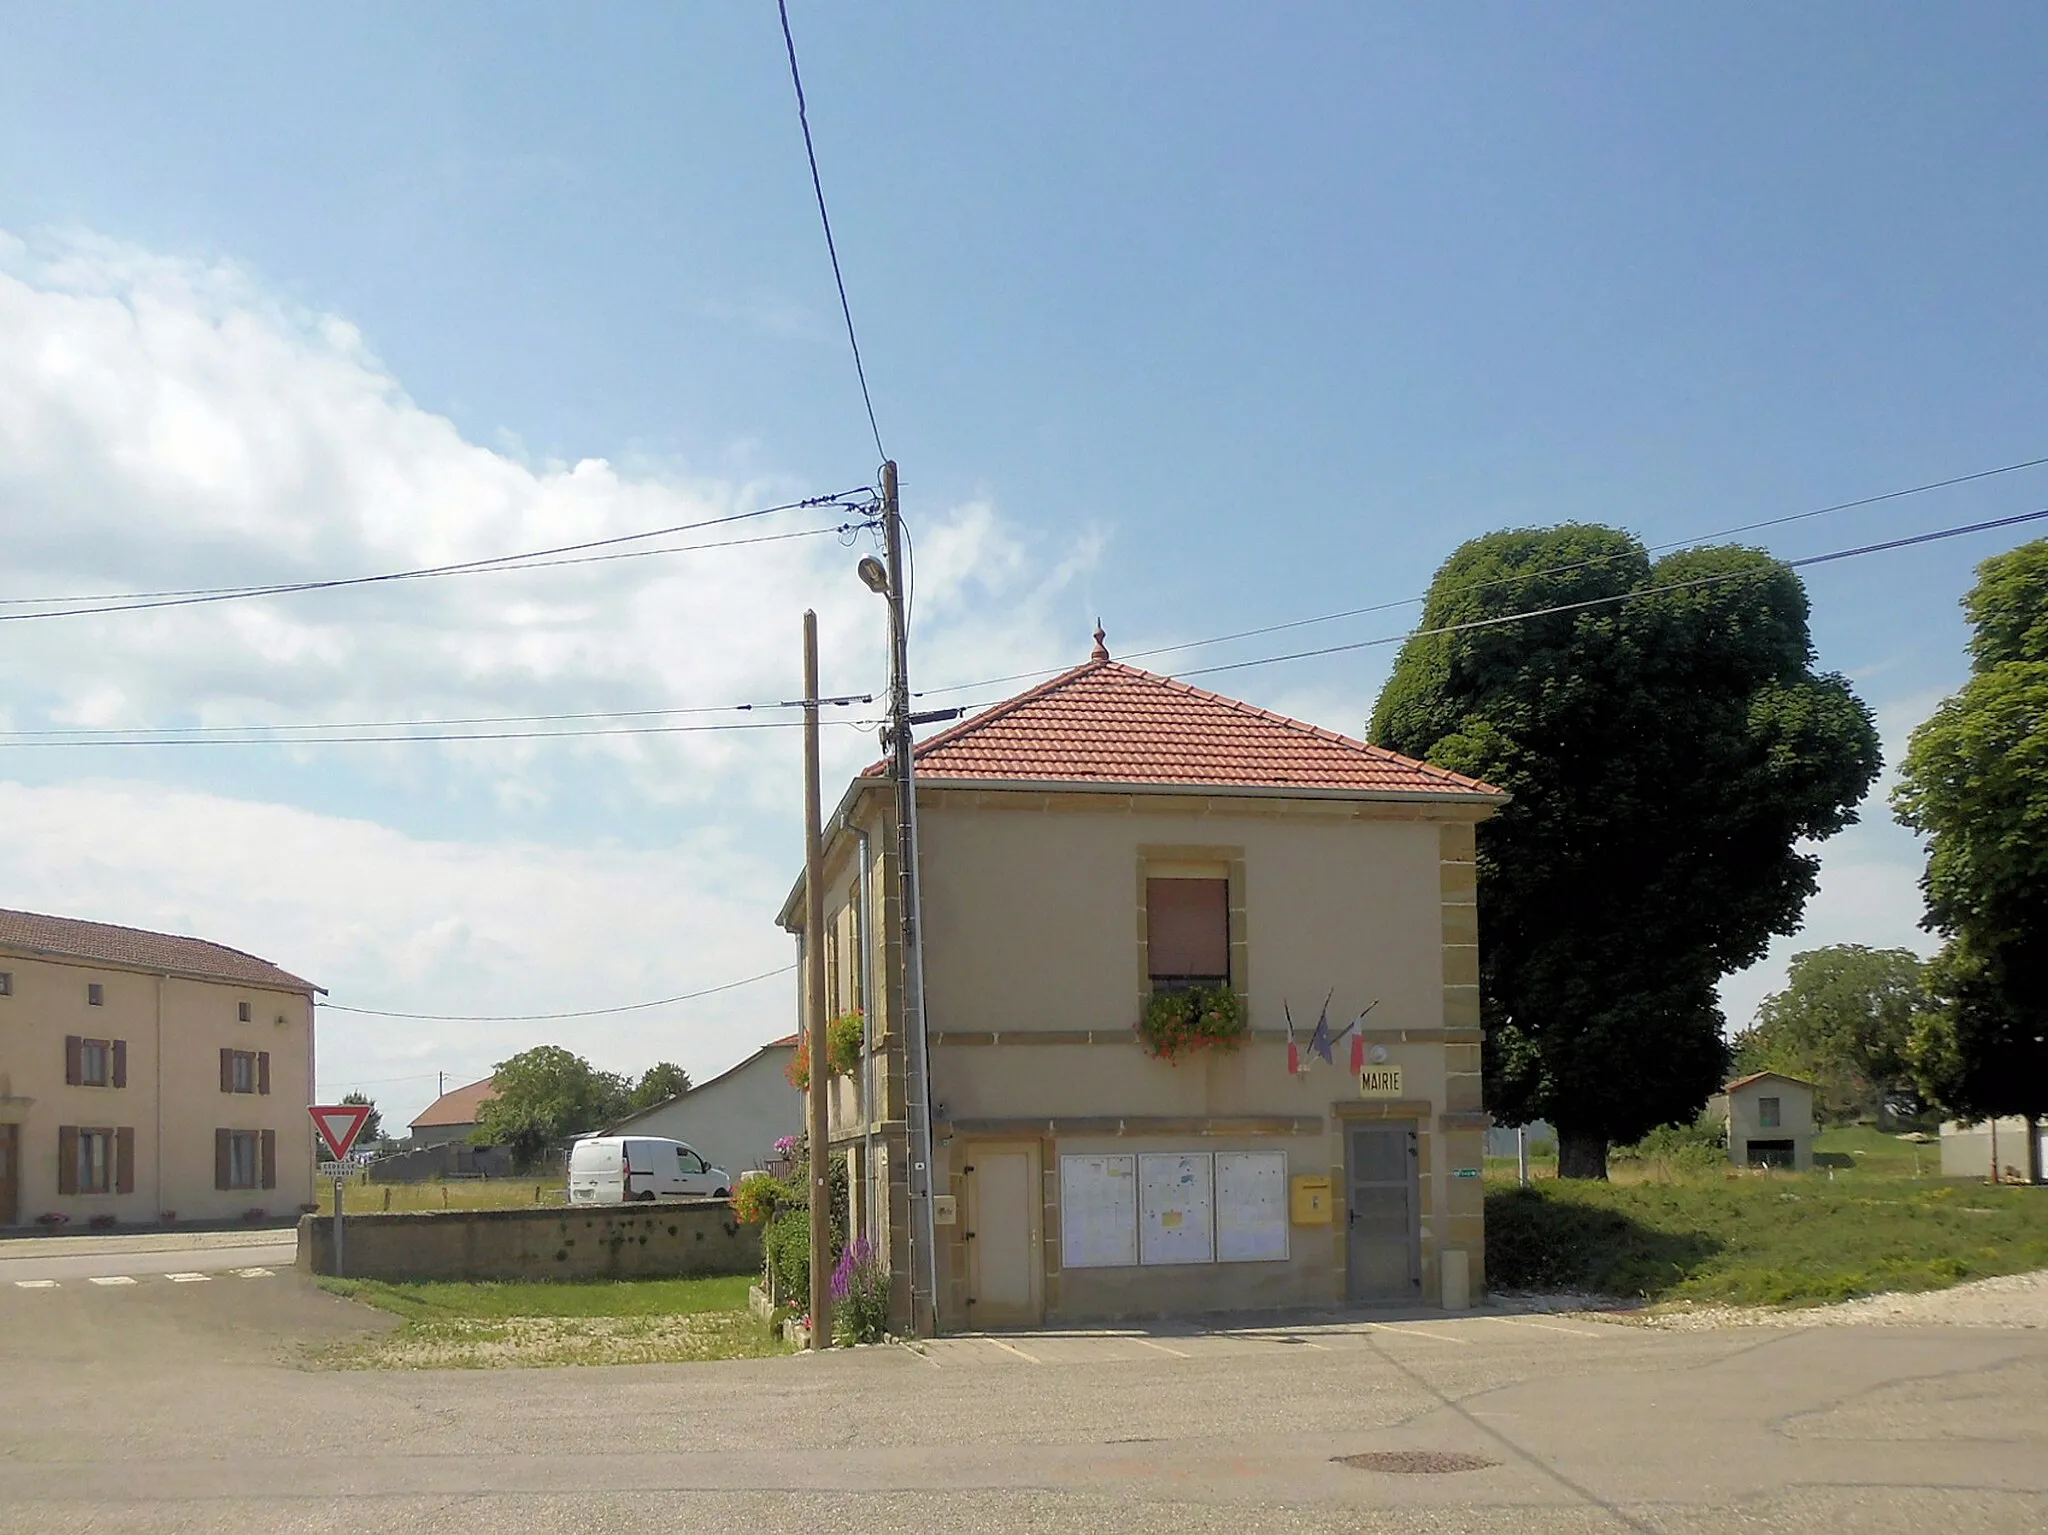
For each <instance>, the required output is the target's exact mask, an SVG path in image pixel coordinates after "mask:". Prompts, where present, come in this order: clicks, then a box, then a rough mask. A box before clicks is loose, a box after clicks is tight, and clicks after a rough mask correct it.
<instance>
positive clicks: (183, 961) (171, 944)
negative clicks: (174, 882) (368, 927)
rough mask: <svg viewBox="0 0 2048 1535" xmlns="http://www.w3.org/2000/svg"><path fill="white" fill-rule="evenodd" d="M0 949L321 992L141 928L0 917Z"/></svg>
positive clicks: (255, 963) (270, 969)
mask: <svg viewBox="0 0 2048 1535" xmlns="http://www.w3.org/2000/svg"><path fill="white" fill-rule="evenodd" d="M0 948H7V949H16V950H20V951H23V952H26V953H30V954H48V955H53V956H62V957H63V958H66V959H88V960H92V959H96V960H100V961H102V962H104V963H106V964H109V965H123V966H128V967H131V968H134V969H138V970H155V971H159V972H173V973H176V974H179V975H190V976H198V977H201V978H203V979H206V980H212V981H239V982H241V983H243V984H244V985H249V986H268V987H276V988H280V989H282V990H285V991H303V992H315V991H320V990H321V989H322V988H320V987H318V986H315V985H314V984H313V983H312V982H311V981H308V980H305V979H303V978H302V977H300V976H296V975H293V974H292V973H291V972H290V971H289V970H282V969H280V968H278V967H277V966H276V965H273V964H272V963H271V962H270V961H269V960H267V959H259V958H258V957H257V956H256V955H254V954H245V953H243V952H242V951H241V950H240V949H231V948H229V947H228V946H227V945H226V944H221V943H213V942H211V941H209V940H207V939H204V938H184V937H180V936H179V935H177V934H175V933H152V932H150V931H148V930H147V929H145V928H139V927H117V926H115V925H114V924H113V923H111V922H87V921H85V920H84V919H83V918H79V917H51V916H45V915H43V914H42V913H40V912H33V911H0Z"/></svg>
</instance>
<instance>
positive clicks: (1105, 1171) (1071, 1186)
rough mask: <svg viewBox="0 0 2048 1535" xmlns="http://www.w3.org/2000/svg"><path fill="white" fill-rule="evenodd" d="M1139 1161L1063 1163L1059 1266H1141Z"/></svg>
mask: <svg viewBox="0 0 2048 1535" xmlns="http://www.w3.org/2000/svg"><path fill="white" fill-rule="evenodd" d="M1137 1164H1138V1159H1137V1158H1136V1157H1134V1156H1130V1155H1128V1154H1125V1155H1119V1156H1084V1157H1061V1158H1060V1266H1061V1267H1062V1268H1070V1269H1094V1268H1127V1267H1129V1266H1131V1265H1133V1264H1135V1263H1136V1262H1137V1261H1138V1165H1137Z"/></svg>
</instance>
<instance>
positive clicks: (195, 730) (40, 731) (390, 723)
mask: <svg viewBox="0 0 2048 1535" xmlns="http://www.w3.org/2000/svg"><path fill="white" fill-rule="evenodd" d="M874 701H875V695H874V694H872V693H848V694H846V695H844V696H843V697H839V698H820V699H819V700H817V702H818V705H819V707H820V708H828V707H838V708H848V707H851V706H852V705H854V704H871V703H873V702H874ZM803 707H804V702H803V700H801V699H792V700H790V701H788V702H785V703H751V704H698V705H693V706H690V707H679V708H674V709H597V710H592V711H588V712H585V713H581V714H477V715H469V716H457V717H454V718H450V719H427V720H329V721H322V722H317V723H316V722H307V723H303V724H279V725H145V726H115V725H51V726H45V727H39V728H36V729H30V730H12V731H0V741H4V739H5V738H7V737H13V736H22V737H36V736H50V737H75V738H79V740H80V744H82V745H90V744H92V741H93V738H95V737H104V736H126V735H135V734H138V733H147V734H150V735H179V736H185V735H189V736H193V737H195V738H197V737H205V736H222V735H254V734H255V733H256V732H258V731H280V730H298V731H306V730H410V729H418V730H425V729H429V728H437V727H446V726H455V725H544V724H553V723H557V722H560V723H573V722H577V721H581V720H617V719H649V718H661V717H667V716H673V715H678V714H737V713H744V712H747V711H749V710H754V709H801V708H803ZM833 723H843V722H841V721H834V722H833ZM544 733H545V732H544ZM556 733H558V732H556Z"/></svg>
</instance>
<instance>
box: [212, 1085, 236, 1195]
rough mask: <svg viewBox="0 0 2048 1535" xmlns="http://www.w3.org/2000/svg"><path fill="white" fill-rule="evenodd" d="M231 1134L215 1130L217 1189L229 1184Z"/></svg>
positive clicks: (215, 1175)
mask: <svg viewBox="0 0 2048 1535" xmlns="http://www.w3.org/2000/svg"><path fill="white" fill-rule="evenodd" d="M222 1054H226V1052H225V1051H223V1052H222ZM229 1134H230V1132H229V1131H226V1130H216V1131H214V1132H213V1186H214V1187H215V1188H217V1189H224V1188H226V1187H227V1186H228V1177H229V1168H230V1165H231V1164H230V1162H229V1157H230V1156H231V1154H232V1153H231V1152H230V1149H229V1146H228V1136H229Z"/></svg>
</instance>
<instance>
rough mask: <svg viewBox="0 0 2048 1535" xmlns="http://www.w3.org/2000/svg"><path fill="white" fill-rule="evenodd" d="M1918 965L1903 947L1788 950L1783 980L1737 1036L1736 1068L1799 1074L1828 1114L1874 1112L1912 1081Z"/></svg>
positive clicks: (1920, 980) (1919, 999)
mask: <svg viewBox="0 0 2048 1535" xmlns="http://www.w3.org/2000/svg"><path fill="white" fill-rule="evenodd" d="M1925 970H1926V966H1925V965H1924V964H1923V963H1922V962H1921V960H1920V956H1919V955H1917V954H1915V953H1914V952H1913V951H1912V950H1911V949H1871V948H1866V947H1865V946H1864V945H1862V944H1860V943H1837V944H1830V945H1829V946H1828V947H1826V948H1824V949H1809V950H1807V951H1806V952H1805V953H1803V954H1795V955H1793V956H1792V964H1791V967H1790V970H1789V971H1788V973H1787V975H1786V982H1785V989H1784V990H1783V991H1779V992H1773V993H1772V994H1771V995H1770V996H1768V997H1766V998H1765V999H1764V1001H1763V1005H1762V1006H1760V1007H1759V1008H1758V1009H1757V1011H1756V1022H1755V1023H1754V1025H1752V1026H1751V1027H1750V1028H1748V1029H1745V1030H1744V1031H1743V1032H1742V1033H1740V1034H1738V1035H1736V1036H1735V1067H1736V1070H1738V1071H1742V1072H1750V1071H1782V1072H1786V1073H1789V1074H1790V1075H1792V1076H1795V1077H1804V1078H1806V1079H1807V1080H1808V1081H1810V1082H1812V1083H1813V1084H1814V1085H1815V1086H1816V1087H1817V1088H1818V1089H1819V1093H1818V1101H1817V1104H1816V1107H1817V1108H1818V1109H1819V1111H1820V1114H1821V1116H1822V1118H1824V1119H1827V1120H1830V1121H1834V1122H1837V1123H1840V1122H1846V1121H1852V1120H1857V1119H1864V1118H1870V1117H1873V1116H1875V1115H1876V1114H1877V1112H1878V1110H1879V1108H1880V1107H1881V1105H1882V1104H1883V1101H1884V1098H1885V1095H1886V1094H1888V1093H1891V1092H1894V1091H1898V1090H1900V1089H1904V1088H1910V1087H1911V1086H1912V1085H1913V1084H1914V1081H1915V1073H1914V1068H1913V1038H1914V1028H1915V1025H1916V1024H1917V1022H1918V1020H1919V1017H1920V1015H1921V1014H1922V1013H1923V1012H1924V1011H1926V1009H1927V990H1926V979H1925V975H1924V972H1925Z"/></svg>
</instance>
